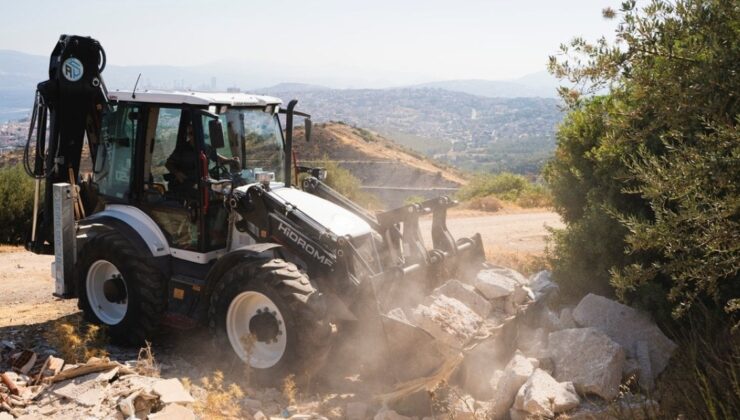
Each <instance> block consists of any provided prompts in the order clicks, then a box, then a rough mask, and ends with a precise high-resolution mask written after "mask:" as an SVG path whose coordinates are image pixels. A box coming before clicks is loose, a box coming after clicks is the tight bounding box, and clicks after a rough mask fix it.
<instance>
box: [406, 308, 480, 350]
mask: <svg viewBox="0 0 740 420" xmlns="http://www.w3.org/2000/svg"><path fill="white" fill-rule="evenodd" d="M411 318H412V319H413V321H414V323H415V324H416V325H417V326H419V327H421V328H423V329H424V330H426V331H427V332H429V333H430V334H431V335H432V336H433V337H434V338H435V339H437V340H439V341H440V342H441V343H444V344H446V345H448V346H450V347H453V348H456V349H461V348H463V347H464V346H465V344H467V343H468V342H469V341H470V339H471V338H473V336H474V335H475V333H476V332H477V331H478V328H479V327H480V325H481V323H482V322H483V319H482V318H481V317H480V316H479V315H478V314H476V313H475V312H473V310H471V309H470V308H468V307H467V306H466V305H465V304H464V303H462V302H460V301H459V300H457V299H453V298H450V297H447V296H444V295H440V296H434V299H433V300H432V302H430V303H429V306H425V305H419V306H417V307H416V308H414V310H413V311H412V313H411Z"/></svg>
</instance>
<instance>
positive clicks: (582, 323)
mask: <svg viewBox="0 0 740 420" xmlns="http://www.w3.org/2000/svg"><path fill="white" fill-rule="evenodd" d="M558 295H559V288H558V286H557V285H556V284H555V283H554V282H553V281H552V280H551V278H550V273H549V272H547V271H543V272H540V273H537V274H536V275H534V276H532V277H531V278H529V279H527V278H525V277H524V276H522V275H521V274H520V273H518V272H516V271H514V270H511V269H507V268H501V267H489V268H487V269H484V270H482V271H480V272H479V273H478V274H477V276H476V277H475V278H474V279H471V280H469V281H468V282H467V283H463V282H460V281H457V280H451V281H449V282H447V283H445V284H444V285H442V286H441V287H439V288H438V289H437V290H435V291H434V293H432V294H431V296H429V297H427V298H425V299H424V301H423V302H421V303H418V304H417V305H416V306H413V307H408V308H395V309H393V310H392V311H390V312H389V314H388V316H387V318H390V319H392V320H393V321H394V322H386V326H385V328H386V332H387V333H388V335H389V342H390V343H394V342H396V343H401V342H403V340H404V337H407V336H408V331H405V330H404V329H403V328H402V327H399V325H402V324H403V323H408V324H409V325H410V326H413V327H420V328H421V329H422V330H424V331H426V332H427V333H428V334H429V336H430V339H429V340H428V342H427V343H425V344H424V345H418V337H417V338H415V339H414V340H415V341H416V345H415V346H414V348H413V349H412V348H407V349H405V351H406V352H407V353H408V352H411V354H413V357H412V358H411V359H407V358H404V359H402V362H401V363H400V364H399V366H397V369H396V370H395V374H396V375H397V376H400V377H402V380H405V382H403V383H401V385H399V387H398V388H397V389H396V391H395V392H392V393H389V394H386V395H383V396H381V401H382V402H383V403H384V405H385V406H387V407H390V408H393V409H394V410H396V411H397V412H398V413H401V414H407V415H419V414H421V415H435V414H442V413H441V412H433V410H434V407H435V406H437V407H438V406H442V407H444V408H443V410H447V411H448V412H451V411H454V412H455V413H454V415H455V418H507V417H510V418H514V419H519V418H528V417H536V418H541V417H553V416H556V415H559V414H560V413H565V415H566V416H567V417H568V418H579V419H590V418H609V416H613V417H619V416H624V415H625V414H626V415H628V416H630V417H635V418H643V417H647V416H655V415H657V414H658V404H657V402H656V401H653V400H649V399H647V398H644V397H642V396H640V395H641V394H646V393H649V391H651V390H653V388H654V386H655V379H656V377H657V376H658V375H659V374H660V373H661V372H662V371H663V370H664V369H665V368H666V366H667V365H668V361H669V359H670V357H671V354H672V352H673V350H674V349H675V347H676V345H675V344H674V343H673V342H672V341H671V340H670V339H668V338H667V337H666V336H665V335H664V334H663V333H662V332H661V331H660V330H659V329H658V327H657V326H656V325H655V324H654V323H653V322H652V321H651V320H650V319H649V318H648V317H647V316H646V315H645V314H643V313H641V312H639V311H637V310H635V309H633V308H630V307H628V306H625V305H622V304H620V303H618V302H615V301H613V300H610V299H607V298H605V297H601V296H597V295H593V294H590V295H588V296H586V297H584V298H583V299H582V300H581V301H580V302H579V303H578V304H577V305H576V306H567V305H563V304H562V303H561V299H560V298H559V296H558ZM406 340H407V341H408V339H406ZM403 351H404V349H395V352H401V353H400V354H403V353H402V352H403ZM420 373H421V375H420ZM419 375H420V376H421V378H419V377H418V376H419ZM440 384H444V385H445V387H447V388H449V392H446V393H445V395H452V396H453V397H452V398H449V397H445V398H446V400H445V401H444V403H443V404H441V405H440V404H438V401H434V399H435V398H439V395H440V389H439V388H440ZM425 393H426V394H427V395H429V396H430V397H429V398H428V399H426V400H425V399H424V398H423V397H422V395H423V394H425ZM430 399H431V401H430ZM461 402H462V403H461ZM435 404H436V405H435ZM424 407H432V412H430V411H429V409H427V410H426V411H425V412H420V411H419V410H424Z"/></svg>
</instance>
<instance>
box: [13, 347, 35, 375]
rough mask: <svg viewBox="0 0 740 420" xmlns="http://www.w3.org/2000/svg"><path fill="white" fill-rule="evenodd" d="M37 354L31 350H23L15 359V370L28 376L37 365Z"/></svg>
mask: <svg viewBox="0 0 740 420" xmlns="http://www.w3.org/2000/svg"><path fill="white" fill-rule="evenodd" d="M36 358H37V356H36V353H35V352H33V351H31V350H23V351H22V352H20V353H19V354H18V355H16V356H15V357H13V363H12V366H13V370H15V371H16V372H18V373H22V374H24V375H25V374H27V373H28V372H29V371H30V370H31V368H32V367H33V365H34V364H35V363H36Z"/></svg>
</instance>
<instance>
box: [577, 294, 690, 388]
mask: <svg viewBox="0 0 740 420" xmlns="http://www.w3.org/2000/svg"><path fill="white" fill-rule="evenodd" d="M573 318H574V319H575V321H576V322H577V323H578V324H579V325H581V326H586V327H594V328H597V329H599V330H601V331H602V332H603V333H604V334H606V335H608V336H609V338H611V339H612V340H614V341H616V342H617V343H619V344H620V345H621V346H622V347H623V348H624V349H625V351H626V352H627V355H628V356H630V357H632V358H634V359H637V355H636V354H635V350H636V347H635V345H636V343H637V342H638V341H645V342H647V343H648V353H649V355H650V367H651V369H650V371H651V372H650V373H651V375H650V376H649V377H648V376H647V375H644V374H642V372H641V377H642V378H643V381H646V382H645V383H654V381H655V378H656V377H657V376H658V375H660V373H661V372H663V370H664V369H665V368H666V366H668V361H669V360H670V358H671V355H672V354H673V351H674V350H675V349H676V344H675V343H674V342H673V341H671V340H670V339H669V338H668V337H666V336H665V334H663V332H661V331H660V329H659V328H658V326H657V325H655V323H653V322H652V321H651V320H650V318H649V317H648V316H647V315H646V314H645V313H642V312H640V311H637V310H636V309H633V308H630V307H629V306H626V305H622V304H621V303H619V302H615V301H613V300H611V299H607V298H605V297H603V296H598V295H594V294H589V295H587V296H586V297H584V298H583V299H582V300H581V301H580V302H579V303H578V306H576V308H575V309H574V310H573Z"/></svg>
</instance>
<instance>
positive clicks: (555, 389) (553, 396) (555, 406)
mask: <svg viewBox="0 0 740 420" xmlns="http://www.w3.org/2000/svg"><path fill="white" fill-rule="evenodd" d="M579 402H580V399H579V398H578V394H576V391H575V388H574V387H573V384H572V383H570V382H560V383H559V382H557V381H556V380H555V379H553V377H552V376H550V375H549V374H548V373H547V372H545V371H544V370H542V369H535V371H534V373H533V374H532V376H530V377H529V379H527V382H525V383H524V385H522V387H521V388H519V391H518V392H517V394H516V399H515V401H514V406H513V408H514V409H516V410H523V411H526V412H528V413H530V414H534V415H536V416H547V417H552V416H553V415H555V414H557V413H562V412H564V411H567V410H570V409H572V408H575V407H578V404H579Z"/></svg>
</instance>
